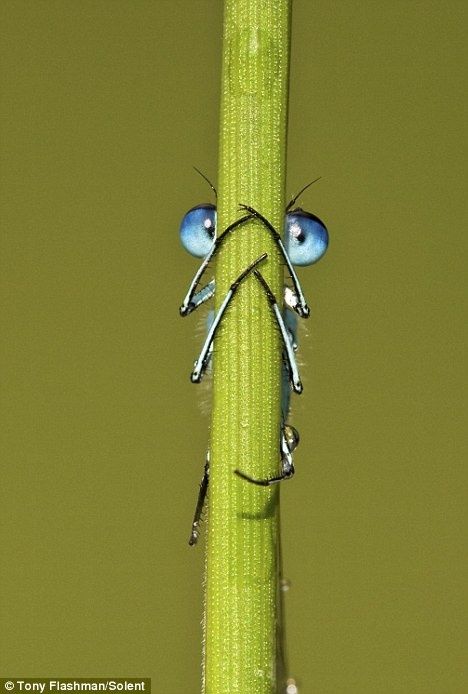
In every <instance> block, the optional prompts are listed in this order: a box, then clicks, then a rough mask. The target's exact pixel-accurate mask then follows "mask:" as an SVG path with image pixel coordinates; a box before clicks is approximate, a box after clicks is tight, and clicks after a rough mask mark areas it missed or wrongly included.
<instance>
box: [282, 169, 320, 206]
mask: <svg viewBox="0 0 468 694" xmlns="http://www.w3.org/2000/svg"><path fill="white" fill-rule="evenodd" d="M321 178H322V176H319V177H318V178H314V180H313V181H311V182H310V183H307V185H305V186H304V188H301V190H300V191H299V192H298V193H296V195H295V196H294V197H293V198H292V199H291V200H290V201H289V202H288V204H287V205H286V212H289V210H290V209H291V207H292V206H293V205H294V203H295V202H296V200H297V199H298V198H300V197H301V195H302V193H303V192H304V191H305V190H307V188H310V186H311V185H312V184H313V183H317V181H320V179H321Z"/></svg>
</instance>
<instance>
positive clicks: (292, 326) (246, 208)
mask: <svg viewBox="0 0 468 694" xmlns="http://www.w3.org/2000/svg"><path fill="white" fill-rule="evenodd" d="M197 171H198V169H197ZM198 173H200V174H201V176H203V178H204V179H205V180H206V181H207V182H208V183H209V185H210V187H211V189H212V190H213V192H214V195H215V196H216V189H215V187H214V186H213V185H212V183H211V182H210V181H209V180H208V179H207V178H206V176H204V174H202V173H201V172H200V171H199V172H198ZM315 180H318V179H315ZM312 183H315V181H312V182H311V183H308V184H307V185H306V186H304V187H303V188H302V189H301V190H300V191H299V193H297V195H295V196H294V197H293V198H292V199H291V200H290V201H289V203H288V205H287V206H286V210H285V223H284V239H283V237H282V236H281V234H279V233H278V231H277V230H276V229H275V228H274V227H273V225H272V224H271V223H270V222H269V221H268V219H266V217H264V216H263V215H262V214H261V212H259V211H258V210H256V209H255V208H253V207H251V206H250V205H245V204H240V205H239V208H240V210H242V212H243V213H244V214H243V216H241V217H240V218H239V219H236V220H235V221H233V222H232V223H231V224H230V225H229V226H228V227H227V228H226V229H224V230H223V232H222V233H221V234H219V235H217V228H216V206H215V205H214V204H212V203H205V204H202V205H196V206H195V207H192V209H190V210H189V211H188V212H187V213H186V214H185V216H184V217H183V219H182V222H181V225H180V240H181V242H182V245H183V246H184V248H185V249H186V250H187V251H188V252H189V253H190V254H191V255H193V256H195V257H198V258H203V262H202V264H201V265H200V267H199V269H198V270H197V272H196V273H195V276H194V278H193V280H192V282H191V283H190V287H189V289H188V291H187V294H186V296H185V298H184V300H183V303H182V305H181V307H180V314H181V315H182V316H187V315H188V314H189V313H191V312H192V311H194V310H195V309H197V308H198V307H199V306H201V305H202V304H204V303H205V302H206V301H208V300H209V299H211V298H212V297H213V296H214V293H215V280H214V279H212V280H211V281H209V282H208V283H207V284H206V285H205V286H203V287H202V288H201V289H199V288H198V287H199V285H200V284H201V280H202V277H203V275H204V274H205V272H206V270H207V268H208V266H209V263H210V261H211V260H212V259H213V257H214V256H215V254H216V252H217V251H218V250H219V248H220V247H221V245H222V243H223V241H224V240H225V239H226V237H227V236H228V235H229V234H232V233H233V232H234V231H235V230H236V229H238V228H239V227H240V226H242V225H243V224H245V223H246V222H249V221H252V220H258V221H259V222H260V223H261V225H262V226H263V227H264V229H265V230H266V232H267V233H269V234H270V235H271V236H272V238H273V239H274V241H275V243H276V245H277V247H278V250H279V252H280V253H281V255H282V257H283V259H284V262H285V265H286V268H287V270H288V274H289V277H290V280H291V286H289V285H286V286H285V288H284V297H283V298H284V307H282V308H280V306H279V305H278V301H277V299H276V297H275V295H274V294H273V292H272V291H271V289H270V287H269V286H268V284H267V282H266V280H265V278H264V277H263V275H262V274H261V272H260V270H259V266H260V265H261V263H263V262H265V261H266V260H267V254H266V253H264V254H262V255H261V256H259V257H258V258H257V259H256V260H254V261H253V262H252V263H251V264H250V265H249V266H248V267H247V268H245V270H244V271H243V272H242V273H241V274H240V275H239V276H238V277H237V278H235V279H234V281H233V283H232V284H231V286H230V288H229V290H228V292H227V294H226V296H225V297H224V299H223V301H222V303H221V305H220V308H219V310H218V311H217V313H216V314H211V318H210V320H209V325H208V331H207V335H206V339H205V342H204V344H203V347H202V349H201V352H200V355H199V357H198V359H197V360H196V361H195V365H194V368H193V371H192V374H191V380H192V382H194V383H199V382H200V381H201V379H202V377H203V374H204V372H205V371H206V369H207V367H208V365H209V363H210V361H211V359H212V355H213V342H214V339H215V336H216V331H217V329H218V327H219V325H220V323H221V321H222V318H223V316H224V314H225V311H226V309H227V308H228V306H229V304H230V302H231V301H232V299H233V298H234V296H235V294H236V291H237V289H238V287H239V286H240V284H241V283H242V282H243V281H244V280H245V278H246V277H248V276H249V275H251V274H253V275H254V277H255V278H256V279H257V281H258V282H259V284H260V286H261V287H262V289H263V290H264V292H265V295H266V297H267V299H268V302H269V304H270V306H271V309H272V313H273V316H274V318H275V320H276V323H277V325H278V328H279V330H280V333H281V337H282V341H283V353H284V361H283V377H282V397H281V430H280V432H279V453H280V460H281V472H280V474H278V475H277V476H274V477H271V478H269V479H255V478H253V477H251V476H249V475H246V474H245V473H244V472H242V471H241V470H235V473H236V474H237V475H238V476H239V477H241V478H242V479H244V480H246V481H248V482H251V483H252V484H256V485H260V486H265V487H268V486H270V485H272V484H276V483H277V482H281V481H282V480H285V479H290V478H291V477H292V476H293V475H294V463H293V457H292V454H293V451H294V450H295V448H296V447H297V445H298V443H299V433H298V432H297V430H296V429H295V428H294V427H293V426H291V425H290V424H288V423H287V418H288V415H289V408H290V394H291V389H292V390H294V391H295V392H296V393H301V392H302V383H301V380H300V377H299V372H298V368H297V363H296V358H295V351H296V350H297V315H299V316H300V317H302V318H307V317H308V316H309V313H310V310H309V307H308V305H307V302H306V299H305V297H304V294H303V291H302V288H301V285H300V282H299V279H298V277H297V275H296V272H295V270H294V267H293V266H305V265H312V264H313V263H316V262H317V261H318V260H320V258H321V257H322V256H323V255H324V253H325V252H326V250H327V247H328V231H327V228H326V226H325V224H324V223H323V222H322V221H321V220H320V219H319V218H318V217H317V216H315V215H314V214H312V213H310V212H306V211H305V210H303V209H302V208H300V207H294V205H295V204H296V202H297V200H298V198H299V196H300V195H302V193H303V192H304V191H305V190H306V189H307V188H308V187H309V186H311V185H312ZM209 474H210V453H209V450H208V452H207V454H206V462H205V468H204V472H203V477H202V481H201V484H200V490H199V495H198V501H197V505H196V509H195V515H194V519H193V523H192V531H191V534H190V539H189V544H190V545H194V544H196V542H197V540H198V535H199V525H200V519H201V514H202V511H203V506H204V502H205V498H206V494H207V491H208V484H209Z"/></svg>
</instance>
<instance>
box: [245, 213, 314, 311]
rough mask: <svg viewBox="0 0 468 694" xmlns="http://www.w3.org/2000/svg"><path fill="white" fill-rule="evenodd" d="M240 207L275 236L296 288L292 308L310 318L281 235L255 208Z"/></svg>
mask: <svg viewBox="0 0 468 694" xmlns="http://www.w3.org/2000/svg"><path fill="white" fill-rule="evenodd" d="M240 207H241V209H243V210H246V211H247V212H250V214H251V215H253V216H254V217H256V218H257V219H259V220H260V221H261V222H263V224H264V225H265V226H266V228H267V229H268V231H269V232H270V233H271V235H272V236H273V239H274V241H275V243H276V245H277V246H278V248H279V250H280V253H281V255H282V256H283V258H284V262H285V263H286V265H287V268H288V272H289V275H290V277H291V280H292V283H293V286H294V294H295V297H296V301H295V302H293V304H294V305H291V308H292V309H294V311H296V313H298V314H299V315H300V316H301V318H308V317H309V315H310V309H309V307H308V306H307V302H306V300H305V296H304V293H303V291H302V288H301V285H300V282H299V278H298V276H297V275H296V272H295V270H294V268H293V266H292V264H291V261H290V260H289V256H288V254H287V252H286V248H285V247H284V243H283V240H282V238H281V236H280V234H278V232H277V231H276V229H275V228H274V226H273V225H272V224H271V222H269V221H268V219H266V217H264V216H263V215H262V214H261V213H260V212H258V211H257V210H256V209H255V208H254V207H250V205H240Z"/></svg>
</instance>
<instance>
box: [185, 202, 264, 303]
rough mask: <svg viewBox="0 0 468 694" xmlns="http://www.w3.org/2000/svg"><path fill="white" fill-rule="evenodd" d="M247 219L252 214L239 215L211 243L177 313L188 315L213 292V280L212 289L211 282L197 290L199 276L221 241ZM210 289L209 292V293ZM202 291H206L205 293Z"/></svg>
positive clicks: (250, 217) (202, 273) (203, 271)
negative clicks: (239, 216) (238, 217)
mask: <svg viewBox="0 0 468 694" xmlns="http://www.w3.org/2000/svg"><path fill="white" fill-rule="evenodd" d="M249 219H252V215H250V214H248V215H246V216H244V217H241V218H240V219H236V221H235V222H233V223H232V224H230V225H229V226H228V227H227V228H226V229H225V230H224V231H223V233H222V234H220V235H219V236H218V237H217V239H216V240H215V242H214V243H213V246H212V247H211V250H210V252H209V253H208V255H207V256H206V258H205V259H204V261H203V262H202V264H201V265H200V267H199V268H198V270H197V272H196V273H195V276H194V278H193V280H192V281H191V283H190V287H189V288H188V292H187V294H186V295H185V298H184V300H183V302H182V306H181V307H180V309H179V313H180V315H181V316H188V314H189V313H192V311H194V310H195V309H196V308H197V307H198V306H200V304H202V303H204V302H205V301H207V300H208V299H209V298H210V296H212V295H213V294H214V282H213V284H212V291H211V289H208V288H209V287H210V285H211V282H210V283H209V284H207V285H206V287H204V288H203V289H201V290H200V291H199V292H197V287H198V285H199V284H200V281H201V278H202V277H203V275H204V273H205V271H206V268H207V267H208V265H209V264H210V262H211V259H212V258H213V256H214V255H215V253H216V251H217V250H218V248H219V247H220V246H221V244H222V242H223V241H224V239H225V238H226V236H228V235H229V234H230V233H231V232H233V231H234V230H235V229H237V227H239V226H241V225H242V224H245V222H248V221H249ZM210 291H211V294H210V293H209V292H210ZM204 292H207V294H206V295H205V293H204Z"/></svg>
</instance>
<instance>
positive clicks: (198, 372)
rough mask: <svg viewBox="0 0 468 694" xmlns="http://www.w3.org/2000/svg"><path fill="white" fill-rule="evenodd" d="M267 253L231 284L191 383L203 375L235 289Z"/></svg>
mask: <svg viewBox="0 0 468 694" xmlns="http://www.w3.org/2000/svg"><path fill="white" fill-rule="evenodd" d="M267 257H268V256H267V253H263V254H262V255H261V256H260V257H259V258H257V260H254V262H253V263H250V265H249V266H248V267H247V268H246V269H245V270H244V271H243V272H241V274H240V275H239V277H238V278H237V279H236V280H235V281H234V282H233V283H232V284H231V286H230V288H229V291H228V293H227V294H226V296H225V297H224V299H223V303H222V304H221V306H220V308H219V311H218V313H217V314H216V316H215V319H214V321H213V323H212V324H211V327H210V329H209V331H208V334H207V336H206V339H205V343H204V345H203V347H202V350H201V352H200V356H199V357H198V359H197V361H196V362H195V365H194V368H193V371H192V374H191V376H190V378H191V381H192V383H200V381H201V379H202V376H203V373H204V371H205V369H206V366H207V363H208V359H209V355H210V348H211V344H212V342H213V340H214V337H215V334H216V330H217V329H218V326H219V324H220V322H221V319H222V317H223V315H224V312H225V311H226V308H227V307H228V305H229V302H230V301H231V299H232V297H233V296H234V294H235V293H236V291H237V289H238V288H239V285H240V283H241V282H242V281H243V280H244V279H245V278H246V277H247V276H248V275H249V274H250V273H251V272H252V270H254V269H255V267H256V266H257V265H258V264H259V263H261V262H262V261H263V260H265V258H267Z"/></svg>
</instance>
